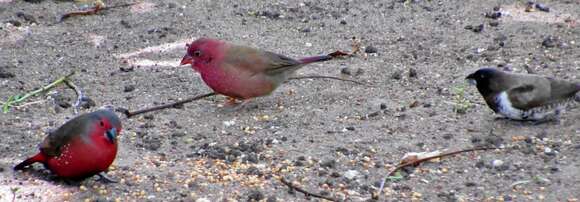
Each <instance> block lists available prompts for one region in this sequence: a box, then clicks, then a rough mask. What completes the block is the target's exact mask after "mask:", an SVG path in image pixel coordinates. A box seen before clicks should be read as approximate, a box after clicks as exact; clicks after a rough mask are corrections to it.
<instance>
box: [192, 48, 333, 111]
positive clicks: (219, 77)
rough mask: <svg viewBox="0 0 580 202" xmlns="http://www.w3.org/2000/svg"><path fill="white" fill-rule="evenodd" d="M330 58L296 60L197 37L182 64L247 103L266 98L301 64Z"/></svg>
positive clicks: (217, 91) (217, 89) (206, 81)
mask: <svg viewBox="0 0 580 202" xmlns="http://www.w3.org/2000/svg"><path fill="white" fill-rule="evenodd" d="M332 58H333V57H332V56H330V55H321V56H313V57H306V58H302V59H299V60H295V59H292V58H289V57H286V56H283V55H280V54H276V53H272V52H269V51H263V50H258V49H255V48H251V47H247V46H241V45H235V44H231V43H227V42H225V41H221V40H217V39H209V38H200V39H197V40H195V41H194V42H192V43H191V44H187V53H186V54H185V56H183V59H182V60H181V65H185V64H191V67H192V68H193V69H194V70H196V71H197V72H199V73H200V74H201V78H202V79H203V81H204V82H205V83H206V84H207V85H208V86H209V87H210V88H211V89H212V90H213V91H215V92H216V93H219V94H222V95H225V96H228V97H230V98H234V99H239V100H243V101H246V100H249V99H251V98H255V97H261V96H266V95H269V94H270V93H272V92H273V91H274V90H276V88H278V86H280V84H282V83H283V82H285V81H286V80H288V79H289V78H290V76H292V74H293V73H294V72H296V70H298V69H300V68H302V67H303V66H304V65H307V64H310V63H315V62H322V61H327V60H330V59H332Z"/></svg>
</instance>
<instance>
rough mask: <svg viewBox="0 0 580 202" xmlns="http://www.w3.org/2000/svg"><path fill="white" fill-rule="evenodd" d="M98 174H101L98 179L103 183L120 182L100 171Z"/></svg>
mask: <svg viewBox="0 0 580 202" xmlns="http://www.w3.org/2000/svg"><path fill="white" fill-rule="evenodd" d="M97 176H99V179H98V180H97V181H101V182H103V183H118V182H119V181H117V180H115V179H112V178H110V177H109V176H107V175H106V174H105V173H99V174H97Z"/></svg>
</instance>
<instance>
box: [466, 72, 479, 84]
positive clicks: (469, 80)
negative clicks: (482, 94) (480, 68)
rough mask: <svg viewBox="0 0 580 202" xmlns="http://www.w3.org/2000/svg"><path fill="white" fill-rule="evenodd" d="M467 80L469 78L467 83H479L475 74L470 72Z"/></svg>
mask: <svg viewBox="0 0 580 202" xmlns="http://www.w3.org/2000/svg"><path fill="white" fill-rule="evenodd" d="M465 80H467V83H469V84H471V85H477V80H475V76H474V75H473V74H470V75H468V76H467V77H465Z"/></svg>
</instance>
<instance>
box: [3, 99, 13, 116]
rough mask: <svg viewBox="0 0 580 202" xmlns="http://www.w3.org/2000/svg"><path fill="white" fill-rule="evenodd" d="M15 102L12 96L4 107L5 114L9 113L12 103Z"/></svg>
mask: <svg viewBox="0 0 580 202" xmlns="http://www.w3.org/2000/svg"><path fill="white" fill-rule="evenodd" d="M13 100H14V96H10V97H9V98H8V100H6V102H5V103H4V105H3V106H2V112H4V113H8V110H9V109H10V106H12V101H13Z"/></svg>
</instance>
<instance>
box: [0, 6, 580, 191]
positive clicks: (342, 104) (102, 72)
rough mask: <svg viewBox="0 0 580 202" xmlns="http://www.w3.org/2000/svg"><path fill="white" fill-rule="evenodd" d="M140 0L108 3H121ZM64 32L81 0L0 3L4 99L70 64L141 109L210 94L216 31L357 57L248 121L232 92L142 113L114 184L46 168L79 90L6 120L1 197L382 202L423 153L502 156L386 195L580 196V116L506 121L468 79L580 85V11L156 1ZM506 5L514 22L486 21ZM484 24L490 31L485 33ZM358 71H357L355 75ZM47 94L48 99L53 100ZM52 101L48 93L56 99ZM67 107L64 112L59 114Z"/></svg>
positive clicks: (1, 123)
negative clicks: (50, 137) (407, 158)
mask: <svg viewBox="0 0 580 202" xmlns="http://www.w3.org/2000/svg"><path fill="white" fill-rule="evenodd" d="M123 2H125V1H106V2H105V3H107V5H116V4H120V3H123ZM142 2H143V3H141V4H137V5H134V6H131V7H122V8H114V9H110V10H105V11H103V12H102V13H99V14H97V15H91V16H78V17H72V18H69V19H66V20H65V21H64V22H62V23H56V19H57V16H59V15H61V14H63V13H65V12H67V11H71V10H76V9H79V6H80V4H78V3H73V2H69V1H50V0H46V1H40V2H39V3H29V2H25V1H20V0H0V21H1V22H0V23H1V24H0V89H1V90H0V100H2V101H5V100H6V99H7V98H8V97H10V96H11V95H16V94H22V93H25V92H28V91H32V90H34V89H37V88H39V87H41V86H44V85H46V84H48V83H50V82H52V81H54V80H56V79H57V78H59V77H61V76H64V75H66V74H68V73H70V72H72V71H75V72H76V74H75V75H74V76H73V77H72V78H73V79H72V80H73V81H74V82H75V84H77V85H78V86H80V87H81V88H82V89H83V90H84V91H85V92H86V94H87V95H88V96H89V97H90V98H91V99H92V100H94V101H95V104H96V106H94V107H91V108H88V109H83V112H88V111H94V110H96V109H97V108H98V107H100V106H104V105H113V106H115V107H122V108H127V109H131V110H135V109H139V108H143V107H148V106H153V105H157V104H162V103H169V102H174V101H176V100H179V99H185V98H187V97H191V96H194V95H198V94H202V93H207V92H210V89H209V88H208V87H206V86H205V84H204V83H203V81H202V80H201V79H200V77H199V75H198V74H197V73H196V72H194V71H193V70H192V69H191V68H190V67H189V66H182V67H179V66H178V63H179V60H180V59H181V57H182V56H183V55H184V53H185V47H184V45H185V42H188V41H191V40H192V39H195V38H199V37H213V38H219V39H223V40H227V41H231V42H235V43H238V44H245V45H249V46H253V47H258V48H261V49H266V50H270V51H273V52H277V53H280V54H284V55H288V56H291V57H295V58H299V57H302V56H311V55H317V54H323V53H330V52H333V51H335V50H345V51H350V50H351V49H352V44H353V37H355V38H356V41H360V44H361V46H362V50H363V51H362V52H361V53H360V54H357V55H356V57H352V58H346V59H337V60H333V61H328V62H325V63H318V64H313V65H309V66H307V67H305V68H303V69H302V70H300V71H299V75H330V76H340V77H344V78H350V79H356V80H359V81H365V82H367V83H369V84H370V85H368V86H364V85H356V84H352V83H347V82H339V81H331V80H320V79H317V80H297V81H290V82H289V83H287V84H285V85H283V86H282V87H280V88H279V89H278V90H277V91H275V92H274V93H273V94H272V95H271V96H267V97H262V98H258V99H255V100H254V101H253V102H251V103H250V104H248V105H247V106H245V107H244V108H243V109H241V110H238V111H234V112H231V111H228V110H224V109H223V107H222V104H223V103H224V101H225V98H224V97H223V96H218V97H212V98H207V99H203V100H200V101H196V102H193V103H190V104H186V105H185V106H184V107H183V108H180V109H168V110H164V111H160V112H154V113H150V114H146V115H140V116H137V117H135V118H131V119H127V118H125V117H124V116H122V115H121V114H119V115H120V116H122V117H123V118H122V121H123V126H124V128H123V132H122V134H121V135H120V137H119V138H120V139H119V141H120V151H119V153H118V156H117V159H116V161H115V162H114V164H113V166H112V167H111V169H110V171H109V172H108V175H109V176H111V177H112V178H115V179H118V180H120V182H119V183H115V184H104V183H101V182H99V181H95V179H96V178H94V179H93V178H92V179H87V180H85V181H82V182H80V183H78V184H74V183H73V184H71V183H67V182H64V181H62V180H58V179H55V178H54V177H53V176H51V175H50V173H49V172H47V171H46V170H44V169H42V166H41V165H35V167H34V168H33V169H29V170H26V171H24V172H14V171H12V166H14V165H15V164H16V163H18V162H19V161H21V160H23V159H25V158H26V157H28V156H30V155H33V154H34V153H36V152H37V151H38V150H37V148H36V146H37V144H38V143H39V142H40V141H41V140H42V139H43V138H44V136H45V131H47V130H49V129H53V128H56V127H58V126H59V125H61V124H62V123H64V122H65V121H66V120H68V119H70V118H71V117H73V116H74V114H73V110H72V108H70V107H69V105H67V103H72V102H73V101H74V99H75V94H74V91H72V90H70V89H67V88H66V87H58V88H56V89H54V90H51V91H50V93H49V94H48V95H43V96H37V97H33V98H31V99H29V100H27V101H26V103H27V104H25V106H22V107H18V108H13V109H11V110H10V112H8V113H1V114H0V133H1V134H2V135H3V138H1V141H0V201H79V200H89V201H247V200H263V201H308V200H313V201H317V200H319V199H315V198H310V199H309V198H307V197H305V196H304V194H302V193H300V192H297V191H290V190H289V188H288V187H287V186H285V185H284V184H282V183H281V182H280V181H279V180H278V178H279V177H285V178H286V179H288V180H289V181H294V182H295V184H296V185H297V186H300V187H302V188H304V189H306V190H308V191H310V192H312V193H317V194H322V195H327V196H331V197H334V198H337V199H341V200H343V199H348V200H350V201H367V200H371V193H372V192H377V190H378V187H379V184H380V182H381V180H382V178H383V177H384V176H385V175H386V174H387V173H388V172H389V171H390V170H391V169H393V168H394V167H395V166H396V165H397V164H398V163H399V160H400V159H401V158H402V157H403V156H404V155H405V154H406V153H409V152H431V151H436V150H440V151H453V150H458V149H464V148H472V147H475V146H482V145H487V146H489V145H492V146H497V147H500V148H503V149H498V150H491V151H478V152H472V153H466V154H461V155H457V156H453V157H448V158H443V159H441V160H440V161H437V162H428V163H424V164H421V165H420V166H418V167H416V168H408V169H405V170H404V171H403V172H400V174H401V175H402V177H399V178H397V177H395V178H393V179H391V180H389V181H387V184H386V186H385V188H384V190H383V193H382V195H381V196H380V199H379V200H380V201H570V202H571V201H578V200H580V191H579V190H580V163H579V162H580V155H579V154H580V124H578V123H579V121H578V120H579V119H580V109H576V110H571V111H569V112H567V113H565V114H564V115H563V116H562V118H561V120H560V122H550V123H546V124H540V125H533V124H530V123H524V122H514V121H506V120H496V119H495V118H496V115H494V114H493V113H492V111H491V110H490V109H489V108H488V107H487V106H486V105H485V103H484V101H483V98H482V97H481V96H480V95H479V94H478V93H477V90H476V89H475V87H473V86H467V85H466V84H465V81H464V77H465V76H466V75H467V74H468V73H471V72H473V71H475V70H476V69H478V68H479V67H482V66H492V67H498V68H501V69H505V70H508V71H513V72H523V73H525V72H534V73H536V74H541V75H546V76H554V77H559V78H563V79H567V80H580V78H579V76H580V73H579V70H580V59H579V58H580V24H578V20H579V19H580V1H578V0H558V1H542V2H541V3H543V4H544V5H545V6H548V7H549V8H550V12H543V11H540V10H538V9H535V10H534V11H532V12H525V11H524V10H525V5H526V2H525V1H510V0H505V1H503V0H501V1H500V0H497V1H479V0H464V1H426V0H409V1H403V0H387V1H381V0H368V1H349V0H321V1H290V0H283V1H250V0H243V1H233V2H235V3H232V1H226V0H216V1H214V0H191V1H186V0H169V1H156V0H144V1H142ZM495 6H499V7H501V10H500V11H501V13H502V15H501V17H499V18H498V19H491V18H486V17H485V15H484V13H485V12H491V11H493V8H494V7H495ZM482 24H483V29H480V28H481V27H480V26H479V25H482ZM349 73H350V74H349ZM49 95H50V96H49ZM49 97H50V98H49ZM55 103H56V104H55Z"/></svg>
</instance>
